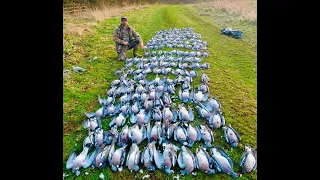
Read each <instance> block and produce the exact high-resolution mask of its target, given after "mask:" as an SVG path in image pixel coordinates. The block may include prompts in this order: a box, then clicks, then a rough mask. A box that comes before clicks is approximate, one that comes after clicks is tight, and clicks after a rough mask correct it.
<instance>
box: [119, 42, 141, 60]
mask: <svg viewBox="0 0 320 180" xmlns="http://www.w3.org/2000/svg"><path fill="white" fill-rule="evenodd" d="M139 43H140V41H139V40H138V39H135V40H132V41H130V42H129V44H128V46H126V45H123V44H120V45H116V49H117V53H118V59H119V60H126V58H127V57H126V52H127V50H130V49H132V48H133V54H135V53H136V52H137V50H138V45H139Z"/></svg>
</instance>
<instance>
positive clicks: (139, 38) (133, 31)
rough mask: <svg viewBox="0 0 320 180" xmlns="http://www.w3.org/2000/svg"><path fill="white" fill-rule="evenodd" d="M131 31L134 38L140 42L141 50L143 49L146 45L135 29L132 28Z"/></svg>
mask: <svg viewBox="0 0 320 180" xmlns="http://www.w3.org/2000/svg"><path fill="white" fill-rule="evenodd" d="M131 30H132V36H133V37H134V38H136V39H138V40H139V41H140V44H139V45H140V48H143V47H144V45H143V41H142V38H141V36H140V35H139V34H138V33H137V32H136V31H135V30H134V29H133V28H131Z"/></svg>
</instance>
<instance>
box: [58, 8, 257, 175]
mask: <svg viewBox="0 0 320 180" xmlns="http://www.w3.org/2000/svg"><path fill="white" fill-rule="evenodd" d="M203 9H204V8H203V7H201V6H195V5H175V6H164V5H161V6H160V5H156V6H150V7H146V8H142V9H140V10H138V11H134V12H127V13H125V15H126V16H128V18H129V24H131V25H132V27H134V29H135V30H136V31H137V32H139V34H140V35H141V36H142V37H143V40H144V42H145V43H146V42H147V41H148V40H150V39H151V38H152V37H153V36H154V35H155V32H156V31H159V30H161V29H169V28H184V27H193V28H194V29H195V32H196V33H198V34H201V36H202V40H205V41H208V43H209V44H208V51H209V53H210V56H209V57H208V58H205V59H204V61H205V62H209V63H210V68H209V70H206V71H204V72H205V73H206V74H208V76H209V78H210V79H211V81H210V83H209V88H210V92H211V93H210V94H211V97H216V98H217V99H218V100H219V101H220V103H221V105H222V111H223V113H224V117H225V120H226V123H227V124H231V125H232V127H234V129H236V130H237V132H238V133H239V134H240V136H241V138H242V143H241V144H240V145H239V147H238V148H233V149H231V148H230V146H229V145H227V144H226V142H225V140H224V138H223V137H222V134H223V131H222V129H219V130H214V131H213V132H214V137H215V142H214V144H216V145H218V144H219V145H221V146H222V147H223V148H224V149H225V150H226V152H227V153H228V154H229V155H230V157H231V159H232V160H233V162H234V170H235V171H236V172H240V171H241V169H240V167H239V160H240V157H241V155H242V153H243V147H244V144H245V143H248V144H250V145H251V146H252V147H253V148H256V145H257V138H256V135H257V127H256V125H257V111H256V108H257V102H256V99H257V88H256V85H257V75H256V73H257V70H256V69H257V68H256V62H257V55H256V40H255V39H256V34H255V33H256V25H255V23H254V22H251V21H250V22H251V23H246V22H245V21H240V20H237V16H236V15H234V14H229V13H227V12H225V11H219V10H215V9H214V10H210V11H209V10H207V15H205V16H203V15H201V12H202V10H203ZM228 19H232V21H228ZM119 23H120V22H119V17H118V16H117V17H112V18H109V19H107V20H104V21H99V22H97V23H96V25H95V26H94V27H92V28H91V30H90V31H87V32H84V33H82V34H81V35H79V34H72V33H69V34H66V35H65V36H64V69H68V70H70V71H69V72H65V73H64V81H63V83H64V97H63V98H64V104H63V105H64V112H63V123H64V139H63V140H64V141H63V148H64V151H63V168H64V172H65V173H67V174H70V175H69V176H68V177H66V179H71V178H72V179H99V174H100V173H103V174H104V176H105V178H106V179H120V178H122V179H123V178H132V177H134V176H136V177H137V178H139V179H140V178H142V176H143V175H144V174H146V172H144V173H143V174H140V173H135V172H132V173H131V172H130V171H129V170H128V169H127V168H124V170H123V171H122V172H117V173H112V172H111V170H110V167H109V166H107V167H106V168H104V169H94V170H92V169H91V168H87V169H81V175H80V176H78V177H77V176H75V175H74V174H72V172H71V170H66V168H65V165H66V161H67V159H68V156H69V154H70V153H71V151H72V149H75V151H76V152H77V153H79V152H80V151H81V149H82V142H83V140H84V138H85V136H86V135H87V133H88V132H87V131H86V130H85V129H84V128H83V125H82V121H83V120H84V119H85V116H84V114H83V111H86V112H91V111H96V110H97V109H98V108H99V106H100V105H99V103H98V99H97V95H101V96H105V94H106V92H107V90H108V89H109V87H110V83H111V82H112V81H113V80H114V79H116V78H117V77H115V76H114V75H113V72H114V71H115V70H116V69H119V68H121V67H123V66H124V62H120V61H115V60H114V57H116V52H115V47H114V43H113V41H112V39H111V36H112V33H113V31H114V29H115V28H116V27H117V26H118V25H119ZM228 23H230V24H228ZM232 23H237V24H238V26H237V27H241V28H239V29H241V30H245V31H244V32H245V37H244V39H232V38H230V37H228V36H225V35H221V34H220V30H221V28H223V26H224V25H230V27H232V28H233V27H236V26H231V25H233V24H232ZM246 32H247V33H246ZM249 32H255V33H249ZM139 51H140V52H139V53H142V51H141V50H139ZM131 52H132V51H129V52H128V54H127V55H128V57H129V58H130V57H132V53H131ZM94 56H98V59H97V60H95V61H93V62H91V63H90V62H88V60H89V59H90V58H92V57H94ZM73 65H76V66H81V67H83V68H86V69H87V71H86V72H83V73H74V72H73V71H72V69H71V66H73ZM198 73H200V74H201V71H199V70H198ZM199 82H200V78H199V77H198V78H197V79H196V82H195V83H194V84H195V85H196V84H199ZM196 87H197V86H196ZM195 114H197V113H196V112H195ZM102 121H103V128H104V129H108V124H109V121H110V119H107V120H102ZM145 144H146V142H143V143H142V144H141V145H140V149H142V148H143V146H144V145H145ZM200 144H201V143H197V144H195V145H194V147H193V148H192V151H193V152H195V149H196V147H198V146H199V145H200ZM141 167H142V166H141ZM143 170H144V171H145V169H144V168H143ZM178 170H179V168H178V167H175V168H174V171H175V172H178ZM85 172H88V173H89V174H88V175H85ZM197 172H198V176H197V178H200V179H232V178H231V177H230V176H228V175H225V174H222V173H221V174H220V173H219V174H214V175H206V174H204V173H201V172H200V171H197ZM256 173H257V171H255V172H253V173H251V174H248V175H244V176H242V177H241V179H256ZM149 174H150V175H151V177H152V178H154V179H172V178H173V175H171V176H167V175H166V174H164V173H163V172H162V171H161V170H157V171H156V172H151V173H149ZM174 175H176V173H175V174H174ZM180 177H181V176H180ZM181 178H182V177H181ZM184 178H185V179H193V176H192V175H187V176H185V177H184Z"/></svg>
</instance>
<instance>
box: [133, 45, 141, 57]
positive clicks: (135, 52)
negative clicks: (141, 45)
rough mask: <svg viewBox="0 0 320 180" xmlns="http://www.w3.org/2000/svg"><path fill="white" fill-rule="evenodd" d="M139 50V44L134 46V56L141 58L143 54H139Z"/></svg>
mask: <svg viewBox="0 0 320 180" xmlns="http://www.w3.org/2000/svg"><path fill="white" fill-rule="evenodd" d="M137 51H138V45H136V46H135V47H134V48H133V57H138V58H141V57H142V56H141V55H140V54H138V53H137Z"/></svg>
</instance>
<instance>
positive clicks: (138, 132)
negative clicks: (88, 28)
mask: <svg viewBox="0 0 320 180" xmlns="http://www.w3.org/2000/svg"><path fill="white" fill-rule="evenodd" d="M192 32H193V29H192V28H190V29H188V28H185V29H184V30H180V29H173V30H169V31H164V30H163V31H160V32H157V35H158V36H160V35H161V37H162V38H163V37H166V38H165V39H168V41H169V40H171V41H172V39H173V40H176V41H177V39H180V40H187V39H186V38H190V37H192V38H193V39H194V40H192V41H190V42H199V38H200V37H201V36H200V35H196V34H192ZM175 33H177V34H180V35H181V34H184V35H183V36H182V37H180V38H178V37H179V36H177V35H175ZM158 36H157V37H156V38H154V39H153V40H152V42H151V44H152V43H153V42H157V41H158V40H157V39H160V38H159V37H158ZM202 44H205V45H207V43H202ZM153 52H155V51H153ZM163 52H165V51H161V52H159V51H158V53H151V54H152V55H151V56H148V57H147V58H130V59H127V60H126V64H125V66H124V67H123V68H121V69H119V70H117V71H115V75H120V77H119V78H118V79H116V80H114V81H112V83H111V87H110V89H109V90H108V91H107V94H106V97H105V98H103V97H100V96H99V97H98V100H99V103H100V105H101V108H99V109H98V110H97V111H96V112H91V113H86V112H85V115H86V117H87V118H88V119H86V120H85V121H84V123H83V125H84V127H85V128H86V129H88V136H87V137H86V138H85V140H84V142H83V150H82V152H81V153H80V154H78V155H76V153H75V152H74V150H73V151H72V153H71V154H70V156H69V158H68V160H67V164H66V167H67V169H72V172H74V173H76V174H77V175H79V174H80V171H79V170H80V168H87V167H89V166H93V167H97V168H105V167H106V166H107V165H109V166H110V167H111V170H112V171H114V172H115V171H122V169H123V166H124V165H125V166H127V167H128V169H130V170H131V171H133V170H134V171H138V170H139V169H140V165H141V164H142V165H143V166H144V167H145V168H146V169H147V170H149V171H155V170H156V169H163V171H164V172H165V173H166V174H171V173H172V172H173V170H172V168H173V167H174V166H176V164H177V163H178V166H179V167H180V169H181V174H182V175H184V174H190V173H192V174H194V173H195V170H196V169H199V170H201V171H203V172H205V173H208V174H213V173H215V172H217V171H218V172H224V173H227V174H229V175H231V176H232V177H234V178H237V177H239V176H240V175H241V174H238V173H235V172H234V171H233V162H232V160H231V159H230V157H229V156H228V155H227V153H226V152H225V151H224V150H223V149H222V148H221V147H220V146H213V145H212V143H213V142H214V137H213V133H212V130H211V129H220V128H221V129H223V130H224V137H225V140H226V142H227V143H229V144H230V145H231V146H232V147H237V146H238V143H239V142H240V140H241V138H240V136H239V134H238V133H237V132H236V131H235V130H234V129H233V128H232V127H231V125H228V126H226V125H225V119H224V117H223V114H222V111H221V104H220V103H219V101H218V100H217V99H216V98H209V95H210V90H209V87H208V82H209V81H210V79H209V77H208V76H207V75H206V74H205V73H202V74H201V77H200V79H201V84H200V85H199V86H198V88H195V87H194V85H192V81H193V78H195V77H196V76H198V73H197V71H196V69H197V68H200V69H202V70H204V69H208V68H209V63H204V64H206V65H205V67H204V68H201V67H202V66H203V65H202V66H201V64H200V62H201V61H202V59H201V58H199V57H200V56H201V54H199V53H197V52H194V53H191V54H190V53H189V52H188V53H184V52H182V51H180V50H173V51H171V52H169V53H163ZM181 52H182V53H181ZM206 56H208V55H206ZM133 67H135V69H133ZM167 68H171V69H170V70H169V69H167ZM174 68H176V69H174ZM166 69H167V70H166ZM188 69H189V71H188ZM169 72H172V74H174V75H176V78H175V79H170V78H169V77H168V73H169ZM151 73H154V74H156V76H155V78H154V79H152V80H147V75H148V74H151ZM160 74H163V75H165V77H163V78H160V77H159V75H160ZM128 76H133V79H131V78H128ZM176 91H178V95H175V94H177V93H176ZM178 99H179V101H180V102H181V103H179V104H178V107H176V106H177V105H176V103H173V102H174V101H176V100H178ZM192 106H194V107H195V109H196V110H197V114H198V116H199V117H201V119H202V122H203V123H201V124H197V123H196V122H195V121H194V118H195V115H194V109H193V108H192ZM101 118H105V119H107V118H110V119H111V121H110V123H109V127H110V129H109V130H104V129H103V128H102V125H101ZM127 119H130V120H129V121H130V124H131V125H132V126H131V127H129V126H128V124H129V123H127ZM206 124H208V126H207V125H206ZM119 128H122V129H121V131H120V133H119V131H118V129H119ZM210 128H211V129H210ZM172 139H173V140H174V141H176V142H177V143H178V144H180V145H181V147H178V146H177V145H175V144H173V143H171V140H172ZM144 140H147V141H148V144H147V145H146V146H145V147H144V149H143V151H142V152H140V150H139V147H138V145H139V144H141V142H143V141H144ZM196 141H202V142H203V145H201V146H200V147H199V148H197V150H196V153H195V154H194V153H192V152H191V151H190V150H189V148H191V147H193V145H194V142H196ZM116 145H117V146H118V149H116V148H115V146H116ZM156 145H159V148H157V146H156ZM129 147H130V148H129ZM161 147H162V148H161ZM207 148H209V153H208V152H207ZM91 149H94V150H93V152H91V153H90V154H89V151H90V150H91ZM161 149H162V151H161ZM127 150H129V152H128V153H127ZM178 151H180V152H179V153H178ZM177 154H178V156H177ZM240 166H241V167H242V172H243V173H250V172H252V171H254V170H255V169H256V166H257V156H256V151H255V150H254V149H252V148H251V147H250V146H249V145H248V144H246V145H245V152H244V154H243V155H242V157H241V159H240Z"/></svg>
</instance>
